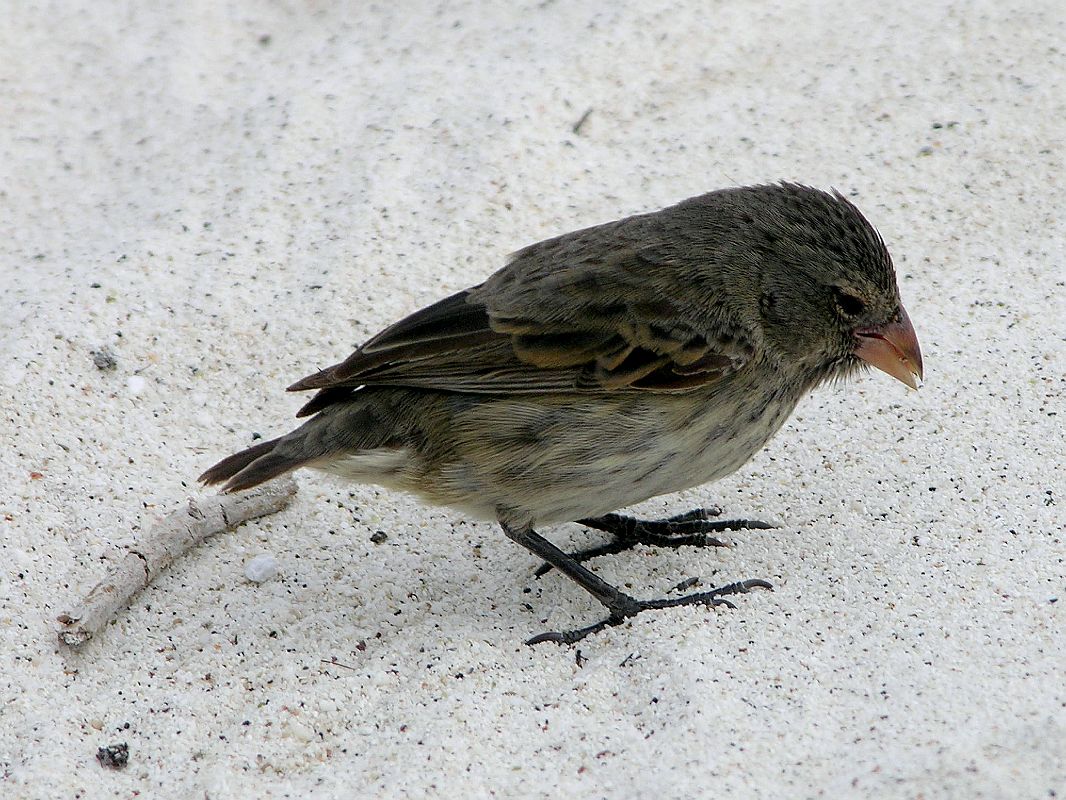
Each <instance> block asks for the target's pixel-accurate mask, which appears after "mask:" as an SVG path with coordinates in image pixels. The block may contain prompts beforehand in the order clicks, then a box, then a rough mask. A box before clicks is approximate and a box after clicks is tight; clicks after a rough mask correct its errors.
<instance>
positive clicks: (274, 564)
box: [244, 553, 278, 583]
mask: <svg viewBox="0 0 1066 800" xmlns="http://www.w3.org/2000/svg"><path fill="white" fill-rule="evenodd" d="M277 574H278V561H277V559H276V558H274V556H272V555H269V554H268V553H263V554H262V555H258V556H256V557H255V558H253V559H252V560H251V561H249V562H248V563H247V564H245V565H244V577H246V578H247V579H248V580H250V581H251V582H252V583H263V582H264V581H268V580H270V579H271V578H273V577H274V576H275V575H277Z"/></svg>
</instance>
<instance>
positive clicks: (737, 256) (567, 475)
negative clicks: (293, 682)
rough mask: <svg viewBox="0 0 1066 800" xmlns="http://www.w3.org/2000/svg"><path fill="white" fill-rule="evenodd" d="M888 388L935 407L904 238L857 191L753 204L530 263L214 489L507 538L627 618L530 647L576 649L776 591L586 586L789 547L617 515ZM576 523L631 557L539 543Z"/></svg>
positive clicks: (378, 356) (423, 316)
mask: <svg viewBox="0 0 1066 800" xmlns="http://www.w3.org/2000/svg"><path fill="white" fill-rule="evenodd" d="M868 367H874V368H877V369H879V370H882V371H883V372H885V373H887V374H888V375H890V376H892V377H894V378H896V379H898V380H899V381H901V382H902V383H904V384H906V385H907V386H909V387H911V388H914V389H916V388H918V386H919V382H920V381H921V380H922V378H923V364H922V355H921V350H920V347H919V344H918V339H917V336H916V334H915V331H914V327H913V325H912V324H911V321H910V318H909V317H908V315H907V312H906V310H905V309H904V307H903V304H902V302H901V299H900V293H899V288H898V285H897V282H896V277H895V271H894V268H893V265H892V259H891V256H890V254H889V251H888V248H887V246H886V244H885V241H884V239H883V238H882V237H881V236H880V234H879V233H878V232H877V231H876V230H875V228H874V227H873V226H872V225H871V223H870V222H869V221H868V220H867V219H866V218H865V217H864V216H863V214H862V212H860V211H859V209H858V208H857V207H856V206H855V205H854V204H853V203H852V202H851V201H850V200H848V199H847V198H846V197H845V196H844V195H842V194H841V193H839V192H838V191H836V190H831V191H823V190H821V189H817V188H813V187H810V186H806V185H802V184H797V183H789V182H780V183H773V184H762V185H754V186H742V187H729V188H724V189H718V190H715V191H711V192H708V193H706V194H702V195H699V196H696V197H691V198H689V199H687V200H683V201H682V202H680V203H677V204H676V205H672V206H670V207H668V208H664V209H662V210H659V211H654V212H651V213H643V214H637V215H634V216H629V217H626V218H624V219H620V220H617V221H614V222H608V223H605V224H600V225H596V226H593V227H589V228H585V229H582V230H577V231H574V232H571V233H566V234H563V235H561V236H557V237H555V238H551V239H547V240H545V241H542V242H539V243H537V244H533V245H531V246H528V247H526V248H524V249H522V250H519V251H518V252H516V253H514V254H513V255H512V256H511V257H510V258H509V260H507V262H506V263H505V265H504V266H503V267H502V268H501V269H499V270H498V271H497V272H495V273H494V274H492V275H491V276H490V277H488V278H487V279H486V280H485V281H484V282H482V283H480V284H478V285H476V286H473V287H471V288H469V289H465V290H463V291H460V292H457V293H455V294H452V295H451V296H449V297H446V298H444V299H442V300H440V301H439V302H436V303H433V304H432V305H429V306H427V307H425V308H422V309H421V310H419V311H415V312H414V313H412V314H410V315H409V316H407V317H405V318H403V319H401V320H399V321H398V322H396V323H395V324H393V325H391V326H389V327H387V328H385V329H384V330H383V331H381V332H380V333H378V334H377V335H376V336H373V337H372V338H370V339H369V340H368V341H366V343H364V344H363V345H362V346H361V347H359V348H358V349H356V350H355V351H354V352H353V353H352V354H351V355H350V356H348V357H347V358H346V359H345V360H344V361H342V362H340V363H338V364H335V365H333V366H330V367H327V368H325V369H322V370H320V371H318V372H315V373H314V374H312V375H309V376H308V377H305V378H303V379H302V380H299V381H297V382H296V383H294V384H293V385H291V386H289V387H288V390H289V391H308V390H315V394H314V395H313V396H312V397H311V398H310V400H309V401H308V402H307V403H306V404H305V405H304V406H303V407H302V408H301V409H300V411H299V412H298V413H297V417H299V418H307V419H306V421H305V422H304V423H303V424H302V425H301V426H300V427H297V428H296V429H295V430H293V431H291V432H290V433H287V434H285V435H282V436H279V437H277V438H274V439H271V440H269V441H264V442H262V443H259V444H256V445H254V446H252V447H249V448H248V449H246V450H242V451H241V452H238V453H236V454H234V455H231V456H229V457H228V458H225V459H223V460H221V461H219V462H218V463H217V464H215V465H214V466H213V467H211V468H210V469H208V470H207V471H206V472H204V473H203V475H201V476H200V481H201V482H202V483H203V484H205V485H209V486H212V485H221V490H222V491H223V492H235V491H241V490H245V489H248V488H251V487H253V486H256V485H257V484H260V483H263V482H264V481H267V480H270V479H272V478H276V477H278V476H280V475H282V474H284V473H287V472H290V471H292V470H295V469H297V468H300V467H308V468H311V469H315V470H319V471H324V472H327V473H332V474H334V475H339V476H341V477H343V478H347V479H350V480H353V481H357V482H362V483H370V484H376V485H380V486H384V487H386V488H389V489H395V490H401V491H404V492H408V493H411V494H414V495H415V496H417V497H418V498H419V499H421V500H422V501H424V502H426V503H429V504H433V505H443V506H449V507H452V508H454V509H457V510H458V511H460V512H461V513H464V514H468V515H470V516H472V517H474V518H476V519H481V520H493V521H495V522H497V523H498V524H499V525H500V527H501V528H502V529H503V532H504V533H505V534H506V536H507V537H508V538H510V539H511V540H513V541H514V542H516V543H517V544H519V545H521V546H522V547H524V548H526V549H527V550H528V551H530V552H531V553H532V554H533V555H535V556H536V557H537V558H538V559H541V560H542V561H543V562H544V564H543V568H542V570H541V572H543V570H545V569H550V568H555V569H557V570H558V571H559V572H560V573H562V574H563V575H565V576H567V577H568V578H570V579H571V580H573V581H574V582H575V583H577V584H578V585H579V586H580V587H582V588H583V589H585V590H586V591H587V592H588V593H589V594H591V595H592V596H593V597H594V598H595V599H596V600H598V601H599V602H600V603H601V604H602V605H603V606H604V608H605V611H606V617H605V618H603V619H602V620H598V621H596V622H594V623H593V624H590V625H586V626H584V627H579V628H575V629H573V630H565V631H548V632H545V633H541V634H539V635H537V636H534V637H532V638H531V639H529V640H528V643H530V644H538V643H541V642H549V641H550V642H557V643H561V644H572V643H574V642H577V641H580V640H581V639H583V638H584V637H586V636H588V635H590V634H593V633H597V632H599V631H602V630H604V629H605V628H607V627H610V626H615V625H619V624H621V623H622V622H625V621H626V620H629V619H630V618H632V617H634V616H636V615H637V614H640V613H643V612H645V611H649V610H652V609H661V608H670V607H677V606H717V605H727V606H729V607H735V606H733V604H732V603H731V602H730V601H729V600H728V599H727V596H729V595H736V594H739V593H743V592H747V591H749V590H752V589H755V588H772V587H771V585H770V584H769V582H767V581H764V580H761V579H749V580H744V581H738V582H735V583H731V584H728V585H726V586H722V587H719V588H717V589H714V590H711V591H704V592H697V593H695V594H689V595H685V596H682V597H671V598H666V599H650V600H642V599H638V598H636V597H633V596H631V595H629V594H627V593H625V592H623V591H621V590H620V589H618V588H617V587H616V586H613V585H611V584H610V583H608V582H607V581H605V580H603V579H602V578H600V577H599V576H598V575H596V574H595V573H594V572H593V571H592V570H591V569H589V567H588V566H586V564H587V562H588V561H590V560H591V559H594V558H596V557H598V556H601V555H604V554H608V553H617V552H621V551H622V550H624V549H626V548H628V547H632V546H634V545H637V544H645V545H651V546H665V547H681V546H719V545H722V544H723V543H722V542H721V541H720V540H718V539H716V538H714V537H713V536H711V535H710V534H713V533H716V532H719V531H723V530H737V529H742V528H760V527H761V528H766V527H770V526H769V525H766V524H765V523H762V522H759V521H757V520H739V521H732V522H730V521H722V520H717V519H714V518H713V517H714V515H715V514H714V511H713V510H712V511H709V510H707V509H697V510H695V511H691V512H688V513H685V514H680V515H677V516H674V517H671V518H669V519H665V520H641V519H637V518H634V517H631V516H627V515H624V514H619V513H617V512H618V511H619V510H620V509H624V508H625V507H626V506H630V505H633V504H635V503H638V502H641V501H644V500H647V499H649V498H652V497H657V496H660V495H665V494H669V493H673V492H678V491H681V490H684V489H689V488H692V487H695V486H700V485H702V484H705V483H709V482H713V481H715V480H718V479H721V478H723V477H725V476H727V475H729V474H731V473H733V472H734V471H736V470H738V469H739V468H741V467H742V466H743V465H744V464H745V463H746V462H747V461H748V460H749V459H750V458H751V457H752V456H753V455H754V454H755V453H757V452H758V451H759V450H760V449H761V448H762V447H763V446H764V445H765V444H766V443H767V442H768V441H769V440H770V439H771V437H773V436H774V435H775V433H777V431H778V430H779V429H780V428H781V426H782V425H783V423H784V422H785V420H786V419H787V418H788V417H789V415H790V414H791V412H792V411H793V409H794V408H795V407H796V404H797V403H798V402H799V400H800V399H801V398H802V397H803V396H804V395H806V394H807V393H808V392H809V391H811V390H812V389H814V388H815V387H817V386H819V385H821V384H824V383H826V382H828V381H841V380H845V379H849V378H851V377H853V376H855V375H856V374H857V373H859V372H861V371H863V370H865V369H866V368H868ZM568 522H578V523H580V524H583V525H585V526H586V527H589V528H594V529H598V530H600V531H604V532H606V533H609V534H611V535H612V537H613V539H612V541H611V542H609V543H608V544H606V545H602V546H600V547H593V548H589V549H587V550H584V551H578V552H575V553H566V552H564V551H563V550H561V549H560V548H558V547H557V546H556V545H555V544H553V543H552V542H551V541H549V540H548V539H547V538H545V537H544V536H542V535H541V533H539V532H538V531H539V530H543V529H544V528H545V527H549V526H553V525H558V524H561V523H568Z"/></svg>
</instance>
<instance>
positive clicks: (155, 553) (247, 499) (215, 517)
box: [57, 478, 296, 647]
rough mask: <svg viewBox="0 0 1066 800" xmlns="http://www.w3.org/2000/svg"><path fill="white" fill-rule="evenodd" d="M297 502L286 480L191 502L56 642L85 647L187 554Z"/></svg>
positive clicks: (102, 585) (135, 552)
mask: <svg viewBox="0 0 1066 800" xmlns="http://www.w3.org/2000/svg"><path fill="white" fill-rule="evenodd" d="M295 496H296V482H295V481H293V480H292V478H285V479H284V480H280V481H272V482H271V483H269V484H266V485H265V486H260V487H259V488H257V489H253V490H252V491H250V492H244V493H242V494H236V495H218V496H216V497H204V498H200V499H196V498H193V499H190V500H189V502H188V504H187V505H186V506H185V507H183V508H179V509H177V510H176V511H172V512H171V513H170V514H167V515H166V516H165V517H164V518H163V519H161V520H160V521H159V522H158V523H156V524H155V525H154V526H152V529H151V530H150V531H149V532H148V535H147V536H146V537H145V539H144V541H142V542H139V543H138V544H136V545H135V546H134V547H132V548H130V551H129V552H128V553H127V554H126V557H125V558H123V559H122V561H120V562H119V563H118V564H116V565H115V566H114V567H113V568H112V569H110V570H109V571H108V573H107V575H105V576H104V579H103V580H102V581H100V582H99V583H98V584H96V586H94V587H93V589H92V591H91V592H89V594H87V595H86V596H85V599H83V600H82V601H81V603H80V604H79V605H78V606H77V607H76V608H75V609H74V610H73V611H72V612H70V613H69V614H60V615H59V617H58V618H57V619H58V621H59V623H60V625H61V627H60V629H59V632H58V633H59V641H60V642H62V643H63V644H66V645H70V646H71V647H77V646H79V645H82V644H85V642H87V641H89V639H91V638H92V637H93V636H94V635H95V634H96V633H98V632H99V631H100V630H101V629H103V627H104V626H105V625H107V623H108V622H109V621H110V620H111V618H112V617H113V616H114V615H115V612H117V611H118V610H119V609H120V608H122V607H123V606H125V605H126V604H127V603H128V602H129V601H130V599H131V598H132V597H133V596H134V595H135V594H137V592H139V591H140V590H141V589H143V588H144V587H145V586H147V585H148V584H150V583H151V582H152V581H153V580H155V579H156V576H158V575H159V573H161V572H162V571H163V570H165V569H166V568H167V567H168V566H170V564H171V562H173V561H174V559H176V558H178V556H180V555H181V554H182V553H184V552H185V551H186V550H188V549H189V548H191V547H194V546H195V545H198V544H199V543H200V542H202V541H203V540H204V539H206V538H207V537H209V536H213V535H214V534H216V533H220V532H222V531H225V530H230V529H231V528H236V527H237V526H238V525H240V524H241V523H242V522H246V521H248V520H250V519H256V518H257V517H265V516H267V515H268V514H275V513H277V512H278V511H281V510H282V509H283V508H285V506H287V505H288V504H289V503H290V502H292V498H293V497H295Z"/></svg>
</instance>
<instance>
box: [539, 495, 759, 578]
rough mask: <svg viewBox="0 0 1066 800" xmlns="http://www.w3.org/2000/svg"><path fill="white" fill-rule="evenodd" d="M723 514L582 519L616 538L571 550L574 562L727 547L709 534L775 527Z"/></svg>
mask: <svg viewBox="0 0 1066 800" xmlns="http://www.w3.org/2000/svg"><path fill="white" fill-rule="evenodd" d="M721 513H722V511H721V509H719V508H697V509H695V510H694V511H686V512H685V513H684V514H678V515H677V516H675V517H670V518H669V519H660V520H643V519H635V518H633V517H626V516H623V515H621V514H605V515H604V516H602V517H590V518H588V519H579V520H577V523H578V524H579V525H584V526H585V527H586V528H595V529H596V530H600V531H604V532H606V533H609V534H611V536H613V537H614V539H613V540H612V541H610V542H607V543H606V544H602V545H599V546H598V547H590V548H589V549H587V550H579V551H578V552H576V553H569V554H568V555H569V556H570V558H572V559H574V561H578V562H581V561H588V560H589V559H591V558H598V557H599V556H606V555H611V554H613V553H621V552H623V551H625V550H629V549H630V548H631V547H636V546H637V545H638V544H645V545H648V546H649V547H726V543H725V542H723V541H722V540H721V539H716V538H715V537H713V536H710V535H709V534H712V533H722V532H723V531H739V530H748V529H763V530H765V529H768V528H773V527H774V526H773V525H770V524H769V523H766V522H760V521H759V520H757V519H734V520H719V519H716V517H718V516H720V515H721ZM550 571H551V565H550V564H542V565H541V566H540V568H538V569H537V571H536V572H535V573H534V574H535V575H536V576H537V577H538V578H539V577H541V576H542V575H546V574H547V573H548V572H550Z"/></svg>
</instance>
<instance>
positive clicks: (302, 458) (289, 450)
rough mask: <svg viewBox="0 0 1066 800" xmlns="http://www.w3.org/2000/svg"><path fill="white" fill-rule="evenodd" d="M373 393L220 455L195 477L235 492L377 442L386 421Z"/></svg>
mask: <svg viewBox="0 0 1066 800" xmlns="http://www.w3.org/2000/svg"><path fill="white" fill-rule="evenodd" d="M368 401H372V398H371V397H370V396H369V395H368V397H367V400H364V401H363V402H349V403H345V404H340V405H335V406H332V407H330V408H328V409H325V410H323V411H320V412H319V413H318V414H317V415H315V416H314V417H312V418H311V419H309V420H308V421H307V422H305V423H304V424H303V425H301V426H300V427H299V428H297V429H296V430H294V431H292V432H291V433H288V434H286V435H285V436H279V437H278V438H277V439H271V440H270V441H268V442H260V443H259V444H257V445H255V446H254V447H249V448H248V449H247V450H242V451H241V452H239V453H234V454H233V455H231V456H229V457H227V458H224V459H222V460H221V461H219V462H218V463H217V464H215V465H214V466H213V467H211V468H210V469H209V470H207V472H205V473H204V474H203V475H201V476H200V482H201V483H203V484H205V485H207V486H215V485H218V484H222V491H223V492H239V491H241V490H242V489H250V488H252V487H253V486H258V485H259V484H260V483H264V482H265V481H268V480H270V479H271V478H276V477H278V476H279V475H283V474H285V473H286V472H291V471H292V470H294V469H298V468H299V467H304V466H314V465H316V464H327V463H329V462H330V461H331V460H333V459H335V458H337V457H338V456H343V455H346V454H350V453H357V452H359V451H361V450H363V449H366V448H373V447H380V446H382V445H383V444H384V443H385V441H386V440H387V439H388V438H389V437H390V434H391V426H390V425H388V424H384V423H383V422H382V418H381V416H380V415H379V414H378V413H376V410H375V408H376V407H375V405H374V404H373V402H368Z"/></svg>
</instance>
